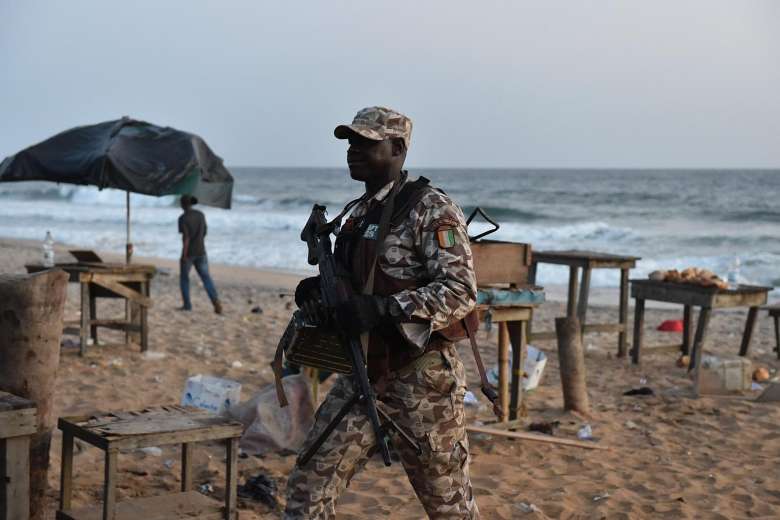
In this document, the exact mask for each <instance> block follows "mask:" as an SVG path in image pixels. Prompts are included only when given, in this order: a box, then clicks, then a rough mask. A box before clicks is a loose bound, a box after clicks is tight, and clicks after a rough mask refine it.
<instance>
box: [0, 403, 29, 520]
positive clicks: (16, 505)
mask: <svg viewBox="0 0 780 520" xmlns="http://www.w3.org/2000/svg"><path fill="white" fill-rule="evenodd" d="M37 422H38V417H37V408H36V406H35V403H34V402H32V401H29V400H27V399H23V398H21V397H17V396H15V395H13V394H9V393H6V392H2V391H0V520H27V519H28V518H29V517H30V436H31V435H32V434H34V433H35V432H36V431H37V429H38V426H37Z"/></svg>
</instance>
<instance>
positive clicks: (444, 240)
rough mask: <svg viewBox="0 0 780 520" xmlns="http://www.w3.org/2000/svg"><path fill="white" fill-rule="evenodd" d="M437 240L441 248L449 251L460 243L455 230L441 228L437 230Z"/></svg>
mask: <svg viewBox="0 0 780 520" xmlns="http://www.w3.org/2000/svg"><path fill="white" fill-rule="evenodd" d="M436 240H437V241H438V242H439V247H441V248H442V249H448V248H450V247H453V246H454V245H455V244H457V243H458V240H457V237H456V236H455V230H454V229H452V228H444V227H442V228H439V229H437V230H436Z"/></svg>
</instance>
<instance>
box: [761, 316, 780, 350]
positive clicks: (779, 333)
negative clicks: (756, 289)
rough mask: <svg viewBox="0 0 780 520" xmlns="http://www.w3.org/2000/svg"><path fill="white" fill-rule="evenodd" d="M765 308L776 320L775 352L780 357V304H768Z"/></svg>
mask: <svg viewBox="0 0 780 520" xmlns="http://www.w3.org/2000/svg"><path fill="white" fill-rule="evenodd" d="M764 309H766V310H767V311H769V317H770V318H772V319H773V320H774V322H775V323H774V325H775V352H777V359H780V305H767V306H766V307H764Z"/></svg>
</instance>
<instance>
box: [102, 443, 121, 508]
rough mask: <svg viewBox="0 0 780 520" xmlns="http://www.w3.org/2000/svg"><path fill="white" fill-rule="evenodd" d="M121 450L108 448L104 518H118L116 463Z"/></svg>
mask: <svg viewBox="0 0 780 520" xmlns="http://www.w3.org/2000/svg"><path fill="white" fill-rule="evenodd" d="M118 455H119V452H118V451H116V450H108V451H107V452H106V456H105V460H106V462H105V467H104V471H105V479H104V481H103V520H114V519H115V518H116V463H117V456H118Z"/></svg>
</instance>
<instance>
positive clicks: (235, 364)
mask: <svg viewBox="0 0 780 520" xmlns="http://www.w3.org/2000/svg"><path fill="white" fill-rule="evenodd" d="M242 366H244V364H243V363H242V362H241V361H239V360H235V361H233V362H232V363H231V364H230V368H241V367H242Z"/></svg>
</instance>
